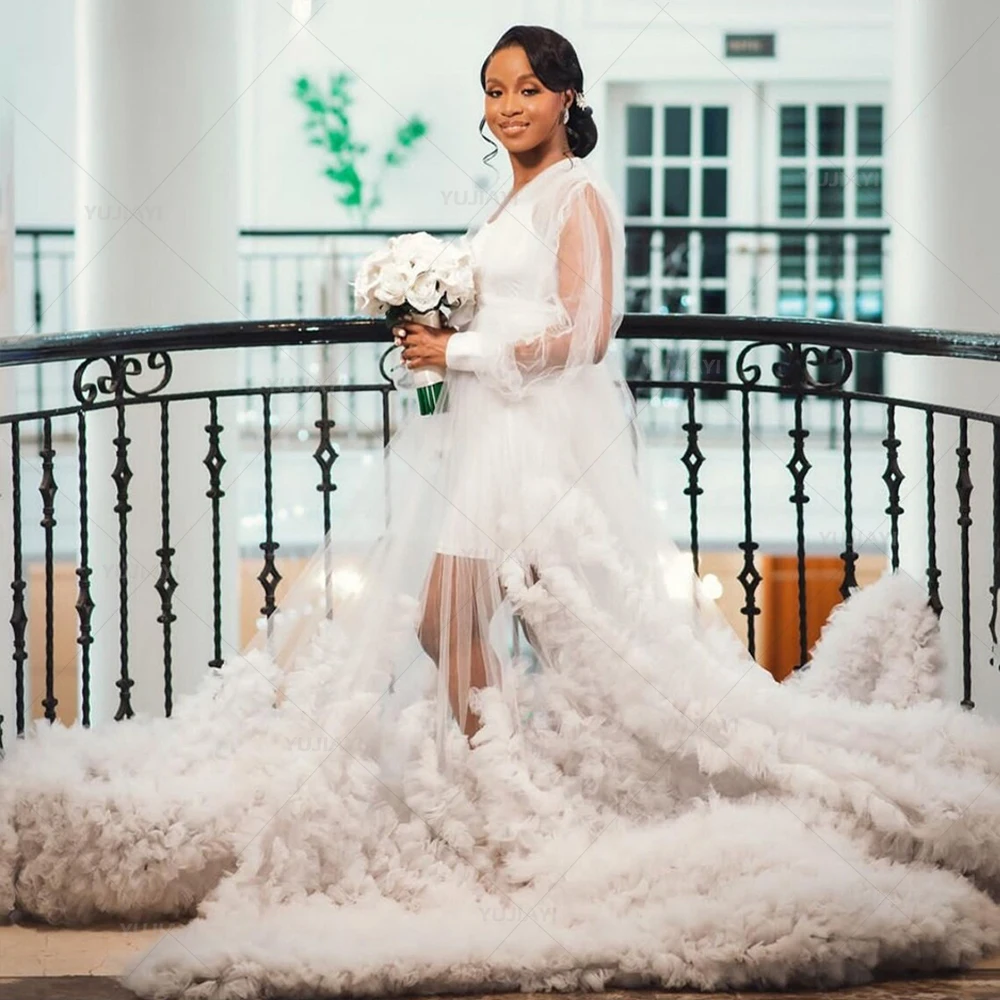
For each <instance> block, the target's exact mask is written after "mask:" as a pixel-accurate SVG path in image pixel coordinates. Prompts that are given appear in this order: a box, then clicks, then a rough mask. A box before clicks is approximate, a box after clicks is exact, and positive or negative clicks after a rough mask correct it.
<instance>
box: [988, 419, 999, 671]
mask: <svg viewBox="0 0 1000 1000" xmlns="http://www.w3.org/2000/svg"><path fill="white" fill-rule="evenodd" d="M998 594H1000V424H994V425H993V586H991V587H990V600H991V609H990V639H991V640H992V641H993V648H992V649H991V651H990V666H991V667H995V666H996V663H997V657H996V647H997V597H998Z"/></svg>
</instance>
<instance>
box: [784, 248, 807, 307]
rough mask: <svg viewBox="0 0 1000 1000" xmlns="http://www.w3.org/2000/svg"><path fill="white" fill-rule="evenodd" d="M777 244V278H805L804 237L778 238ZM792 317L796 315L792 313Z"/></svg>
mask: <svg viewBox="0 0 1000 1000" xmlns="http://www.w3.org/2000/svg"><path fill="white" fill-rule="evenodd" d="M779 241H780V242H779V243H778V277H779V278H802V279H803V280H804V279H805V276H806V238H805V236H780V237H779ZM792 315H798V313H794V314H792Z"/></svg>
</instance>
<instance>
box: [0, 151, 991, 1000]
mask: <svg viewBox="0 0 1000 1000" xmlns="http://www.w3.org/2000/svg"><path fill="white" fill-rule="evenodd" d="M470 237H471V243H472V247H473V249H474V256H475V260H476V273H477V280H478V281H479V282H480V284H481V289H480V291H481V295H480V302H479V307H478V309H477V311H476V313H475V315H474V316H473V317H471V319H470V321H469V325H468V329H463V330H462V331H461V332H460V333H458V334H456V335H455V336H453V337H452V338H451V340H450V341H449V343H448V360H449V364H450V365H451V367H450V368H449V370H448V374H447V378H446V381H445V385H444V390H443V394H442V397H441V400H440V401H439V404H438V409H437V411H436V412H435V413H434V414H432V415H430V416H427V417H423V416H418V415H414V416H413V417H411V418H409V419H407V420H405V421H403V422H402V423H401V425H400V426H399V427H398V428H397V429H396V430H395V432H394V433H393V435H392V437H391V439H390V440H389V443H388V445H387V446H386V448H385V449H384V454H383V462H382V463H381V464H379V463H373V466H372V471H371V472H370V474H369V475H368V477H367V478H366V479H364V480H363V481H361V482H360V484H359V488H358V490H357V491H356V493H355V495H354V498H353V499H352V501H351V507H350V510H346V509H341V508H339V507H338V506H337V503H336V500H337V498H338V497H339V496H340V494H339V493H338V494H337V495H335V498H334V499H335V503H334V524H335V527H334V530H333V531H332V532H331V533H330V535H329V537H328V538H327V539H326V542H325V544H324V545H323V546H322V547H321V549H320V550H319V551H318V552H317V553H316V555H315V557H314V558H313V560H312V562H311V564H310V565H309V566H308V568H307V569H306V570H305V571H304V572H303V574H302V576H301V577H300V578H299V579H298V581H297V582H296V584H295V586H294V587H293V588H292V590H291V592H290V594H288V595H287V596H286V597H285V599H284V600H283V601H282V604H281V607H280V609H279V610H278V612H277V613H275V614H274V615H272V616H271V617H270V618H269V619H268V621H267V624H266V627H265V628H264V629H262V631H261V632H260V634H259V636H258V637H257V639H256V640H255V642H254V643H253V644H252V645H251V647H250V648H249V649H247V650H245V651H244V653H243V654H242V655H233V656H231V657H229V658H228V659H227V661H226V663H225V665H224V666H223V668H222V670H221V671H212V672H211V673H210V675H209V676H208V677H206V679H205V682H204V684H203V685H202V687H201V688H199V689H198V690H197V691H196V692H194V693H193V694H192V695H189V696H182V697H180V698H178V699H177V701H176V703H175V711H174V716H173V717H172V718H171V719H169V720H167V719H150V718H142V717H141V716H137V717H136V718H134V719H132V720H129V721H128V722H123V723H121V724H119V725H113V726H107V727H99V728H98V729H97V730H96V731H88V730H82V729H81V728H79V727H75V728H73V729H65V728H63V727H61V726H58V725H56V726H48V725H47V724H45V723H44V722H42V721H41V720H40V721H39V723H38V724H36V726H35V728H34V729H33V730H32V731H31V739H28V740H22V741H15V744H16V745H15V746H14V747H13V748H12V749H11V750H10V752H9V754H8V759H5V760H4V761H3V763H2V767H0V779H2V780H0V913H2V912H5V911H6V910H7V909H9V908H11V907H13V906H15V905H16V906H17V907H19V908H20V909H21V910H22V911H24V912H25V913H28V914H33V915H35V916H37V917H39V918H41V919H43V920H49V921H51V922H54V923H83V922H88V921H99V920H107V919H108V918H109V917H110V918H114V919H118V920H123V921H128V922H129V923H140V922H141V923H144V924H150V925H152V924H156V925H162V922H164V921H167V920H178V919H182V918H192V917H193V918H194V919H192V920H191V922H190V923H189V924H188V925H187V926H185V927H184V928H169V929H164V930H163V933H162V934H161V935H159V936H158V938H157V940H156V941H155V943H154V944H153V945H152V946H151V947H150V948H149V950H148V951H147V952H146V953H145V954H143V955H140V956H138V957H137V959H136V964H135V966H134V967H133V968H132V969H130V970H129V973H128V975H126V976H125V977H124V983H125V985H126V986H127V987H128V988H129V989H130V990H132V991H133V992H135V993H138V994H139V995H140V996H144V997H149V998H154V997H155V998H157V1000H165V998H181V997H183V998H184V1000H208V998H212V1000H229V998H237V997H249V996H256V995H266V996H273V997H293V996H316V997H320V996H340V995H352V996H360V995H371V996H383V995H387V994H393V993H397V994H413V993H415V992H420V993H455V992H463V993H464V992H476V991H478V992H508V991H512V990H521V991H525V992H528V991H552V990H579V991H597V990H601V989H605V988H613V987H616V988H624V987H637V986H638V987H648V986H657V987H664V988H668V989H681V988H685V987H693V988H695V989H698V990H709V991H710V990H722V989H742V988H766V987H772V988H778V989H786V988H789V987H790V986H793V985H802V986H809V987H813V986H818V987H831V986H842V985H846V984H849V983H853V982H858V981H863V980H865V979H867V978H870V976H871V975H872V974H873V973H875V972H878V973H880V974H889V973H892V972H914V971H922V970H928V969H933V968H942V967H949V968H953V967H955V966H961V965H969V964H972V963H974V962H975V961H977V960H978V959H979V958H981V957H982V956H983V955H984V954H986V953H988V952H989V951H991V950H998V949H1000V905H998V902H997V900H998V899H1000V782H998V781H997V780H996V779H997V777H998V774H1000V738H998V736H1000V730H998V727H997V726H996V725H995V724H991V723H989V722H987V721H986V720H984V719H983V718H980V717H977V716H976V714H975V713H969V712H965V711H963V710H962V709H961V708H960V707H959V706H958V704H957V702H956V703H951V702H946V701H944V700H943V699H942V697H941V683H940V681H941V675H942V670H943V659H944V658H943V653H942V651H941V647H940V637H939V633H938V628H937V619H936V617H935V615H934V612H933V611H932V610H931V609H929V608H928V607H927V600H926V594H925V593H924V592H923V590H922V588H920V587H918V586H916V585H915V584H914V585H913V587H912V588H907V586H905V584H906V583H907V581H906V580H904V579H897V578H893V577H888V578H886V579H885V580H883V581H880V582H879V583H878V584H875V585H873V586H872V587H869V588H865V590H862V591H861V592H860V593H858V594H856V595H854V596H853V597H852V598H851V599H850V600H849V601H848V602H847V604H846V605H845V607H844V609H843V615H842V616H841V617H840V619H839V620H838V621H837V622H834V623H831V628H832V629H833V634H832V635H830V636H828V637H825V638H824V640H823V641H821V643H820V647H819V648H818V649H817V650H815V651H814V661H813V665H812V666H811V667H810V668H809V670H808V671H806V672H805V676H803V675H802V674H801V673H800V674H798V675H797V676H796V677H795V678H793V679H792V680H791V681H790V682H785V683H783V684H775V683H774V681H773V679H772V678H771V675H770V674H768V673H767V672H766V671H765V670H763V669H762V668H760V667H759V666H757V665H756V664H755V663H754V662H753V661H752V660H750V658H749V657H748V655H747V653H746V651H745V650H744V649H743V648H742V646H741V645H740V643H738V642H737V641H736V638H735V636H734V635H733V633H732V632H731V630H730V629H729V628H728V627H727V626H725V625H724V624H723V623H722V622H721V619H720V617H719V615H718V613H717V612H716V611H715V609H714V605H713V604H712V602H711V601H707V600H705V599H704V596H703V594H702V592H701V589H700V584H699V582H698V580H697V578H696V577H695V576H694V574H693V573H692V571H691V561H690V558H689V556H688V555H687V554H686V553H681V552H679V551H678V549H677V547H676V546H675V545H674V543H673V541H672V540H671V535H670V531H669V527H668V522H667V520H666V517H665V516H664V515H662V514H661V513H660V512H659V511H657V509H656V508H655V507H654V506H653V504H652V502H651V499H650V494H649V492H648V491H647V489H646V486H645V484H644V481H643V477H644V470H645V469H646V468H647V464H648V463H646V461H645V456H644V450H645V443H644V439H643V435H642V434H641V432H640V429H639V426H638V422H637V421H636V419H635V417H636V404H635V402H634V400H633V398H632V396H631V394H630V393H629V391H628V388H627V386H626V385H625V384H624V381H623V379H622V378H621V373H620V371H619V370H618V366H617V364H616V363H615V358H616V356H617V352H616V351H615V350H614V347H615V344H614V337H615V334H616V332H617V330H618V327H619V324H620V321H621V317H622V311H623V289H622V275H623V274H624V269H625V268H624V259H623V258H624V250H623V248H624V227H623V225H622V217H621V214H620V211H619V209H618V206H617V203H616V201H615V198H614V196H613V194H612V193H611V192H610V190H609V189H608V188H607V186H606V185H605V183H604V182H603V181H602V180H601V179H600V178H599V177H598V176H597V175H596V173H594V172H593V171H592V170H591V169H590V168H589V167H588V166H587V165H586V163H585V162H583V161H581V160H579V159H576V158H571V159H567V160H563V161H559V162H556V163H553V164H551V165H549V166H548V167H546V168H545V169H544V170H543V171H542V172H541V173H539V174H537V175H536V176H535V177H534V178H533V179H532V180H531V181H530V182H529V183H528V184H527V185H525V186H524V187H522V188H521V189H519V190H518V191H517V192H516V193H514V194H513V196H512V197H511V198H510V199H509V200H508V201H506V202H505V203H504V204H503V205H502V206H501V210H500V211H499V212H498V214H497V215H496V216H495V217H494V218H493V219H492V220H490V221H489V222H488V223H487V224H485V225H483V226H481V227H479V228H478V229H476V230H475V231H474V232H472V233H471V234H470ZM345 395H346V394H343V393H333V394H331V401H332V404H333V405H334V406H335V407H341V406H345V405H346V404H345V402H344V397H345ZM333 416H334V417H336V413H334V414H333ZM366 516H373V517H376V518H378V520H377V522H376V523H378V524H379V525H382V524H384V529H383V530H382V531H381V534H380V535H379V536H378V537H377V539H376V540H375V541H374V542H373V543H371V544H367V545H364V546H357V545H355V544H354V541H355V540H354V539H353V538H352V536H351V532H352V530H353V524H355V523H357V521H358V520H359V519H360V520H363V519H364V518H365V517H366ZM678 530H681V529H680V526H678ZM834 625H836V628H835V629H834V628H833V626H834ZM876 679H877V683H875V682H874V681H875V680H876ZM887 693H888V694H887ZM890 694H891V698H890V696H889V695H890ZM470 737H471V738H470Z"/></svg>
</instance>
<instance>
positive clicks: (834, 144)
mask: <svg viewBox="0 0 1000 1000" xmlns="http://www.w3.org/2000/svg"><path fill="white" fill-rule="evenodd" d="M816 112H817V115H818V126H819V155H820V156H843V155H844V106H843V105H842V104H839V105H831V106H827V107H823V106H821V107H819V108H817V109H816Z"/></svg>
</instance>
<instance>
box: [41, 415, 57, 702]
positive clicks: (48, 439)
mask: <svg viewBox="0 0 1000 1000" xmlns="http://www.w3.org/2000/svg"><path fill="white" fill-rule="evenodd" d="M38 455H39V457H40V458H41V460H42V481H41V482H40V483H39V485H38V492H39V493H40V494H41V495H42V520H41V521H40V522H39V523H40V524H41V526H42V531H43V532H44V535H45V697H44V698H43V699H42V705H43V706H44V708H45V718H46V719H47V720H48V721H49V722H55V720H56V705H57V704H58V703H59V702H58V699H57V698H56V691H55V687H56V669H55V566H54V565H53V563H54V560H53V554H52V533H53V530H54V528H55V526H56V476H55V463H54V462H53V458H54V457H55V449H54V448H53V447H52V418H51V417H45V418H44V419H43V420H42V447H41V448H40V449H39V451H38Z"/></svg>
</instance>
